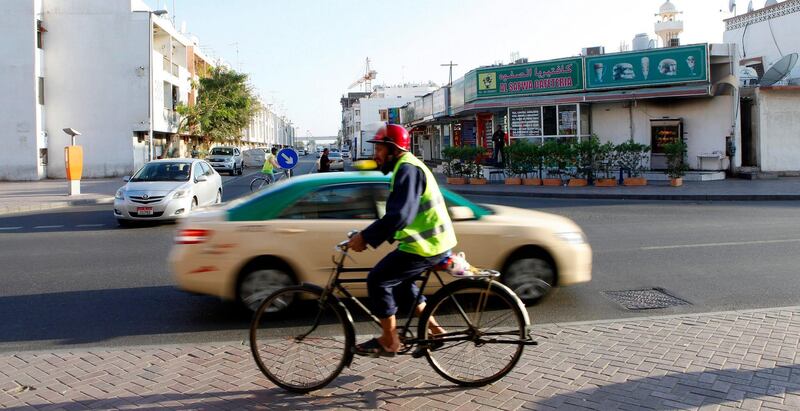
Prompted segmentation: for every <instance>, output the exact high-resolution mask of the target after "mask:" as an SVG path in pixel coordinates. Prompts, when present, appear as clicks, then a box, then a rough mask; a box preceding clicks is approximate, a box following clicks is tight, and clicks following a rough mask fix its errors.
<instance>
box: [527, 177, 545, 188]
mask: <svg viewBox="0 0 800 411" xmlns="http://www.w3.org/2000/svg"><path fill="white" fill-rule="evenodd" d="M522 184H523V185H526V186H540V185H542V179H541V178H523V179H522Z"/></svg>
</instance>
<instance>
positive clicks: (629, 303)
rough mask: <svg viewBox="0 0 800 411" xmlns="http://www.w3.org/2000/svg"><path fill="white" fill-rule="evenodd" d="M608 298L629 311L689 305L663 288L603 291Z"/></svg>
mask: <svg viewBox="0 0 800 411" xmlns="http://www.w3.org/2000/svg"><path fill="white" fill-rule="evenodd" d="M602 293H603V294H604V295H605V296H606V297H608V298H610V299H611V300H612V301H614V302H616V303H617V304H619V305H621V306H623V307H625V308H626V309H628V310H653V309H657V308H667V307H674V306H678V305H689V304H690V303H689V302H688V301H686V300H683V299H680V298H678V297H675V296H674V295H671V294H670V293H669V292H668V291H667V290H665V289H663V288H646V289H643V290H623V291H603V292H602Z"/></svg>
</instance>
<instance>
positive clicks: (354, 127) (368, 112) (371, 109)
mask: <svg viewBox="0 0 800 411" xmlns="http://www.w3.org/2000/svg"><path fill="white" fill-rule="evenodd" d="M436 88H437V87H436V86H433V85H403V86H398V87H376V88H375V91H373V92H372V93H370V94H368V95H366V96H361V97H356V96H353V97H351V99H350V100H352V103H351V104H350V106H349V107H345V103H344V100H345V98H343V99H342V101H343V103H342V107H343V109H342V117H343V121H342V122H343V126H344V127H345V128H344V130H345V131H346V133H343V134H344V136H345V137H346V141H347V142H348V143H349V144H347V145H348V146H349V147H350V150H351V151H352V152H353V153H354V155H355V157H356V158H370V157H372V145H370V144H364V141H365V140H368V139H369V138H371V137H372V135H371V134H372V133H374V132H375V130H376V126H377V125H378V124H379V123H381V122H391V121H393V122H395V123H400V118H399V117H398V118H396V119H393V118H391V115H390V114H391V113H390V110H391V109H396V110H397V111H396V112H397V113H398V116H399V108H400V107H402V106H404V105H406V104H408V103H409V102H411V101H414V100H415V99H417V98H419V97H421V96H423V95H425V94H428V93H431V92H432V91H434V90H436ZM350 94H351V96H352V95H353V94H357V93H350ZM356 98H357V100H356Z"/></svg>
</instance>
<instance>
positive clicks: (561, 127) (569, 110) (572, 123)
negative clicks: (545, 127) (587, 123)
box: [558, 104, 578, 136]
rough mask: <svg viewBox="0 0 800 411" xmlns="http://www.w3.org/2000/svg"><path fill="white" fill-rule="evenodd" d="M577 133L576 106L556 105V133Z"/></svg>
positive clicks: (567, 134)
mask: <svg viewBox="0 0 800 411" xmlns="http://www.w3.org/2000/svg"><path fill="white" fill-rule="evenodd" d="M576 134H578V106H576V105H574V104H570V105H565V106H558V135H561V136H569V135H576Z"/></svg>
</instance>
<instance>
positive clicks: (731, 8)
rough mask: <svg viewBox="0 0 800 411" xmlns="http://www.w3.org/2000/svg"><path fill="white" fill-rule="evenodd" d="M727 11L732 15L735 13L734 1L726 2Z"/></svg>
mask: <svg viewBox="0 0 800 411" xmlns="http://www.w3.org/2000/svg"><path fill="white" fill-rule="evenodd" d="M728 11H729V12H731V13H734V14H735V13H736V0H729V1H728Z"/></svg>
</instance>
